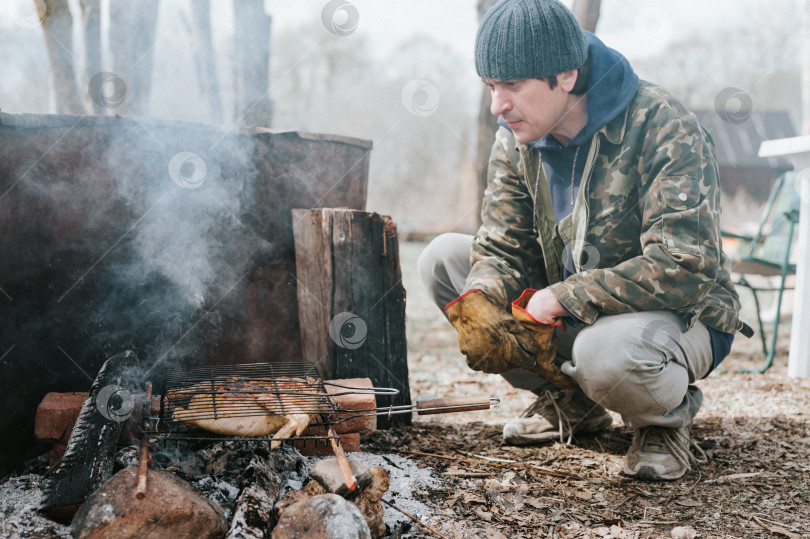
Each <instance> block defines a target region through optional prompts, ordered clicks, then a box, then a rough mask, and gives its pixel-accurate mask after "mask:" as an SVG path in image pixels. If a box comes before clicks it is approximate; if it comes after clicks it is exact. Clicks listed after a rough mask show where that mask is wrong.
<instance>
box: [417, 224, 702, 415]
mask: <svg viewBox="0 0 810 539" xmlns="http://www.w3.org/2000/svg"><path fill="white" fill-rule="evenodd" d="M472 239H473V238H472V236H468V235H465V234H442V235H441V236H439V237H437V238H436V239H434V240H433V241H432V242H431V243H430V244H429V245H428V246H427V247H426V248H425V250H424V251H423V252H422V254H421V255H420V257H419V260H418V262H417V270H418V271H419V275H420V277H421V278H422V281H423V282H424V283H425V286H426V287H427V290H428V293H429V294H430V296H431V297H432V298H433V301H434V302H435V303H436V305H438V306H439V307H440V308H441V309H442V311H444V306H445V305H447V304H448V303H450V302H451V301H453V300H454V299H456V298H457V297H458V296H459V295H461V293H462V291H463V290H464V286H465V282H466V280H467V275H468V274H469V272H470V248H471V246H472ZM542 286H544V283H540V286H539V287H542ZM539 287H538V288H539ZM513 299H515V298H513ZM682 328H683V323H682V321H681V319H680V318H679V317H678V316H677V315H676V314H674V313H672V312H668V311H648V312H639V313H628V314H618V315H605V316H600V317H599V318H598V319H597V320H596V322H595V323H594V324H593V325H590V326H589V325H585V324H580V326H579V327H577V328H572V327H569V328H567V329H566V330H562V329H560V328H558V329H557V332H558V335H559V345H558V348H557V354H558V355H559V356H560V357H562V358H563V359H564V360H565V362H564V363H563V365H562V371H563V372H564V373H565V374H567V375H568V376H570V377H571V378H573V379H574V380H575V381H576V382H577V383H578V384H579V386H580V387H581V388H582V390H583V391H584V392H585V394H586V395H588V396H589V397H590V398H591V399H593V400H594V401H596V402H597V403H599V404H601V405H602V406H604V407H605V408H607V409H609V410H613V411H614V412H618V413H619V414H621V415H622V417H623V418H624V421H625V423H626V424H628V425H631V426H633V427H635V428H641V427H646V426H649V425H658V426H662V427H672V428H679V427H683V426H687V425H689V424H691V423H692V418H693V417H694V416H695V414H696V413H697V411H698V409H699V408H700V405H701V404H702V403H703V394H702V393H701V391H700V389H699V388H697V387H696V386H694V385H692V383H693V382H694V381H695V380H698V379H700V378H702V377H704V376H705V375H706V374H707V373H708V372H709V369H710V368H711V365H712V348H711V339H710V337H709V331H708V330H707V329H706V327H705V326H704V325H703V324H702V323H701V322H696V323H695V325H694V326H693V327H692V328H691V329H689V330H688V331H686V332H682V331H681V330H682ZM502 376H503V377H504V378H506V380H507V381H508V382H509V383H510V384H512V385H513V386H515V387H517V388H520V389H528V390H529V391H533V392H534V393H536V394H538V395H539V394H542V393H543V391H544V390H545V389H546V388H548V387H550V384H549V382H547V381H546V380H544V379H543V378H540V377H539V376H537V375H536V374H534V373H532V372H529V371H526V370H522V369H515V370H512V371H508V372H505V373H503V374H502Z"/></svg>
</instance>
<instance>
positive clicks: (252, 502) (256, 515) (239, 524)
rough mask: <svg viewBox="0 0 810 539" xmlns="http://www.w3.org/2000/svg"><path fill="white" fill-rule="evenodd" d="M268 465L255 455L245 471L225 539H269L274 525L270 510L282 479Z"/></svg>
mask: <svg viewBox="0 0 810 539" xmlns="http://www.w3.org/2000/svg"><path fill="white" fill-rule="evenodd" d="M270 464H271V462H270V461H269V460H268V459H267V458H264V457H262V456H259V455H256V456H254V457H253V458H252V459H251V461H250V464H248V466H247V468H245V471H244V473H243V474H242V477H241V479H240V486H241V488H242V491H241V492H240V493H239V497H238V498H237V500H236V507H234V510H233V517H232V518H231V526H230V529H229V530H228V535H227V539H254V538H255V539H261V538H263V537H270V532H271V531H272V530H273V527H274V526H275V525H276V521H275V517H274V515H273V507H274V505H275V503H276V500H277V499H278V495H279V485H280V484H281V476H280V475H279V474H278V473H277V472H276V471H275V470H274V469H273V467H272V466H271V465H270Z"/></svg>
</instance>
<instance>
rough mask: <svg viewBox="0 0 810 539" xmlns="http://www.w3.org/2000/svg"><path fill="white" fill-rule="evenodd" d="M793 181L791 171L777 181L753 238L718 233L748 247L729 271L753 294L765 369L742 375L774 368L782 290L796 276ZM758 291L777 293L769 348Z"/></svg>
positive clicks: (796, 219)
mask: <svg viewBox="0 0 810 539" xmlns="http://www.w3.org/2000/svg"><path fill="white" fill-rule="evenodd" d="M795 179H796V174H795V173H794V172H786V173H784V174H782V175H781V176H779V177H778V178H777V179H776V182H775V183H774V185H773V188H772V189H771V193H770V195H769V196H768V202H767V204H766V205H765V210H764V212H763V214H762V216H761V218H760V221H759V227H758V230H757V233H756V235H755V236H745V235H741V234H734V233H731V232H726V231H723V232H721V235H722V237H723V238H729V239H730V238H734V239H736V240H739V241H742V242H745V243H747V244H748V246H747V248H743V249H741V250H739V252H740V253H742V254H741V256H738V257H734V256H731V257H730V258H731V272H732V273H733V274H736V279H735V284H737V285H739V286H744V287H746V288H748V289H749V290H751V292H752V293H753V295H754V304H755V305H756V309H757V322H758V323H759V335H760V338H761V339H762V353H763V355H764V356H765V366H763V367H762V368H760V369H745V370H742V371H741V372H760V373H762V372H765V371H767V370H768V369H769V368H771V365H773V358H774V354H775V352H776V339H777V336H778V332H779V318H780V316H781V314H782V296H783V294H784V292H785V289H790V288H792V286H786V283H787V277H788V275H794V274H795V273H796V264H795V263H794V262H792V259H791V256H792V254H793V253H792V247H793V239H794V238H793V233H794V229H795V227H796V224H797V223H798V222H799V203H800V200H799V193H798V192H797V190H796V189H795V188H794V184H795ZM753 275H757V276H761V277H767V278H768V280H767V281H768V284H767V285H763V286H760V285H756V284H753V283H751V282H750V280H749V279H750V277H751V276H753ZM776 277H778V278H779V284H778V286H775V285H773V284H772V283H773V281H774V280H775V278H776ZM758 292H777V296H776V319H775V320H774V325H773V335H772V336H771V342H770V346H769V345H768V344H767V342H766V336H765V330H764V329H763V323H762V313H761V312H760V304H759V295H758Z"/></svg>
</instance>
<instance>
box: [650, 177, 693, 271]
mask: <svg viewBox="0 0 810 539" xmlns="http://www.w3.org/2000/svg"><path fill="white" fill-rule="evenodd" d="M659 185H660V188H661V191H660V196H661V243H663V244H664V247H666V249H667V251H669V252H670V253H679V254H689V255H700V185H699V182H697V181H696V180H695V179H694V178H692V177H691V176H675V177H665V178H661V179H660V180H659Z"/></svg>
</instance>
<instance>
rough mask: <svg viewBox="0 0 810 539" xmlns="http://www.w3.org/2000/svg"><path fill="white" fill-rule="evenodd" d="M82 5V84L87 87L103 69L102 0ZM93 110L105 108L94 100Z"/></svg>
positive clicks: (97, 111)
mask: <svg viewBox="0 0 810 539" xmlns="http://www.w3.org/2000/svg"><path fill="white" fill-rule="evenodd" d="M80 7H81V12H82V27H83V34H84V51H85V73H84V75H85V78H84V79H83V80H82V85H83V87H86V85H87V83H88V82H89V81H90V80H91V79H92V78H93V76H94V75H95V74H96V73H98V72H100V71H101V0H81V3H80ZM93 111H94V112H95V113H96V114H100V113H103V112H104V109H103V108H102V107H101V106H100V105H99V104H98V103H96V102H93Z"/></svg>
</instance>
